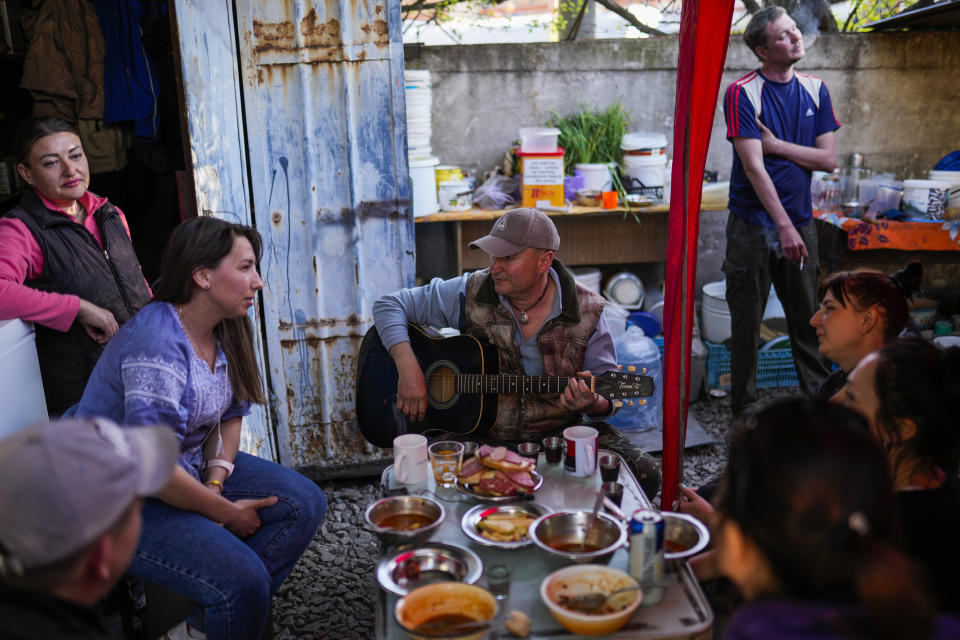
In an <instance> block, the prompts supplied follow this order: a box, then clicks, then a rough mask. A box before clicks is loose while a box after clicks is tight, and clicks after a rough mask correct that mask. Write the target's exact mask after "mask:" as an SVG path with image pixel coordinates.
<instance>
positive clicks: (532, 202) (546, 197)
mask: <svg viewBox="0 0 960 640" xmlns="http://www.w3.org/2000/svg"><path fill="white" fill-rule="evenodd" d="M517 157H519V158H520V174H521V192H522V194H523V201H522V204H521V206H523V207H541V208H542V207H562V206H563V205H564V203H565V201H564V194H563V147H557V150H556V151H555V152H553V153H546V152H543V153H525V152H523V151H518V152H517Z"/></svg>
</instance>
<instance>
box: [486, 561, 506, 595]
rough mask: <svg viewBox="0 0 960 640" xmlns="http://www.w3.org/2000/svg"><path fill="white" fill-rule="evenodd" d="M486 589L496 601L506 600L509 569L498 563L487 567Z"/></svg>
mask: <svg viewBox="0 0 960 640" xmlns="http://www.w3.org/2000/svg"><path fill="white" fill-rule="evenodd" d="M487 588H488V589H490V593H492V594H493V597H494V598H496V599H497V600H498V601H499V600H506V599H507V598H508V597H509V596H510V567H508V566H507V565H505V564H499V563H498V564H492V565H490V566H489V567H487Z"/></svg>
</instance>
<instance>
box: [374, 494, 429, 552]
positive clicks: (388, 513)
mask: <svg viewBox="0 0 960 640" xmlns="http://www.w3.org/2000/svg"><path fill="white" fill-rule="evenodd" d="M443 516H444V509H443V505H442V504H440V503H439V502H436V501H435V500H431V499H430V498H425V497H423V496H391V497H388V498H383V499H381V500H377V501H376V502H374V503H372V504H370V505H369V506H367V510H366V511H365V512H364V514H363V519H364V522H365V523H366V525H367V527H368V528H369V529H371V530H372V531H373V532H374V533H376V534H377V535H378V536H379V537H380V539H381V540H383V541H384V542H386V543H387V544H409V543H414V542H421V541H424V540H427V539H429V538H430V536H432V535H433V533H434V531H436V529H437V527H439V526H440V523H441V522H442V521H443Z"/></svg>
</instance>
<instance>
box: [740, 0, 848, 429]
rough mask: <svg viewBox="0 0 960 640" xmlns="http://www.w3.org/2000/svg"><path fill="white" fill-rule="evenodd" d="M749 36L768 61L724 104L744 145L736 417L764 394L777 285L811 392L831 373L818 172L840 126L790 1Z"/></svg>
mask: <svg viewBox="0 0 960 640" xmlns="http://www.w3.org/2000/svg"><path fill="white" fill-rule="evenodd" d="M743 39H744V41H745V42H746V43H747V46H748V47H750V50H751V51H753V52H754V54H756V56H757V57H758V58H760V61H761V62H762V63H763V64H762V65H761V66H760V68H759V69H757V70H756V71H752V72H750V73H748V74H747V75H745V76H744V77H742V78H740V79H739V80H737V81H736V82H734V83H733V84H731V85H730V86H729V87H728V88H727V92H726V95H725V97H724V101H723V110H724V114H725V116H726V122H727V139H729V140H730V141H731V142H732V143H733V148H734V151H735V153H734V154H733V169H732V171H731V175H730V204H729V208H730V214H731V215H730V216H729V218H728V219H727V253H726V259H725V260H724V264H723V272H724V273H725V274H726V276H727V303H728V304H729V306H730V319H731V329H732V336H731V363H730V364H731V374H732V376H731V377H732V379H731V387H732V389H731V407H732V409H733V412H734V415H737V414H739V413H742V412H743V411H744V410H745V409H747V407H748V406H749V405H750V404H751V403H752V402H754V401H755V400H756V399H757V396H756V391H757V340H758V339H759V336H760V322H761V319H762V316H763V309H764V306H765V305H766V301H767V294H768V293H769V291H770V283H771V282H773V285H774V287H775V288H776V291H777V296H778V297H779V298H780V301H781V302H782V303H783V308H784V311H785V312H786V316H787V330H788V332H789V334H790V344H791V347H792V348H793V359H794V363H795V365H796V368H797V375H798V378H799V379H800V387H801V389H802V390H803V392H804V393H806V394H808V395H809V394H812V393H813V392H814V390H815V389H816V388H817V386H818V385H819V384H820V382H821V380H823V378H825V377H826V375H827V373H828V370H827V368H826V366H825V365H824V363H823V361H822V360H821V359H820V355H819V353H818V351H817V337H816V333H815V331H814V330H813V328H812V327H811V326H810V324H809V320H810V318H811V316H813V314H814V312H815V311H816V302H815V298H816V291H817V268H818V266H819V259H818V256H817V231H816V228H815V227H814V224H813V216H812V213H813V211H812V206H811V201H810V177H811V171H813V170H822V171H832V170H833V168H834V165H835V164H836V157H835V154H834V139H833V132H834V131H836V130H837V129H838V128H839V127H840V123H838V122H837V119H836V118H835V117H834V115H833V105H832V104H831V102H830V93H829V92H828V91H827V86H826V85H825V84H824V83H823V81H822V80H820V79H819V78H816V77H814V76H811V75H808V74H805V73H799V72H796V71H794V68H793V66H794V65H795V64H796V63H797V62H798V61H799V60H800V59H801V58H803V55H804V50H803V35H802V34H801V33H800V31H799V30H798V29H797V24H796V22H794V21H793V19H792V18H791V17H790V16H789V15H788V14H787V13H786V11H784V9H783V8H782V7H776V6H774V7H768V8H766V9H763V10H761V11H758V12H757V13H756V14H754V16H753V18H752V19H751V20H750V24H748V25H747V29H746V31H745V32H744V34H743Z"/></svg>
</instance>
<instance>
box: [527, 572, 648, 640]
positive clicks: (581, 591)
mask: <svg viewBox="0 0 960 640" xmlns="http://www.w3.org/2000/svg"><path fill="white" fill-rule="evenodd" d="M636 585H637V581H636V580H634V579H633V577H632V576H631V575H630V574H628V573H626V572H624V571H621V570H620V569H614V568H613V567H607V566H603V565H595V564H581V565H574V566H572V567H564V568H563V569H559V570H557V571H554V572H553V573H551V574H550V575H548V576H547V577H546V578H544V579H543V582H542V583H540V599H541V600H543V603H544V604H545V605H547V608H548V609H550V614H551V615H552V616H553V617H554V619H555V620H556V621H557V622H559V623H560V624H562V625H563V628H564V629H566V630H567V631H570V632H572V633H576V634H580V635H584V636H602V635H606V634H608V633H613V632H615V631H618V630H620V629H622V628H623V626H624V625H626V624H627V622H628V621H629V620H630V618H631V616H633V612H634V611H636V609H637V607H639V606H640V602H641V601H642V600H643V592H642V591H640V590H637V591H626V592H624V593H618V594H617V595H615V596H613V597H611V598H609V599H608V600H607V601H606V602H605V603H604V605H603V607H601V608H600V609H598V610H596V611H590V612H584V611H580V610H578V609H576V608H571V607H569V606H567V603H568V600H569V599H570V598H576V597H577V596H583V595H585V594H588V593H603V594H605V595H611V594H612V593H613V592H614V591H616V590H617V589H624V588H627V587H634V586H636Z"/></svg>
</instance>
